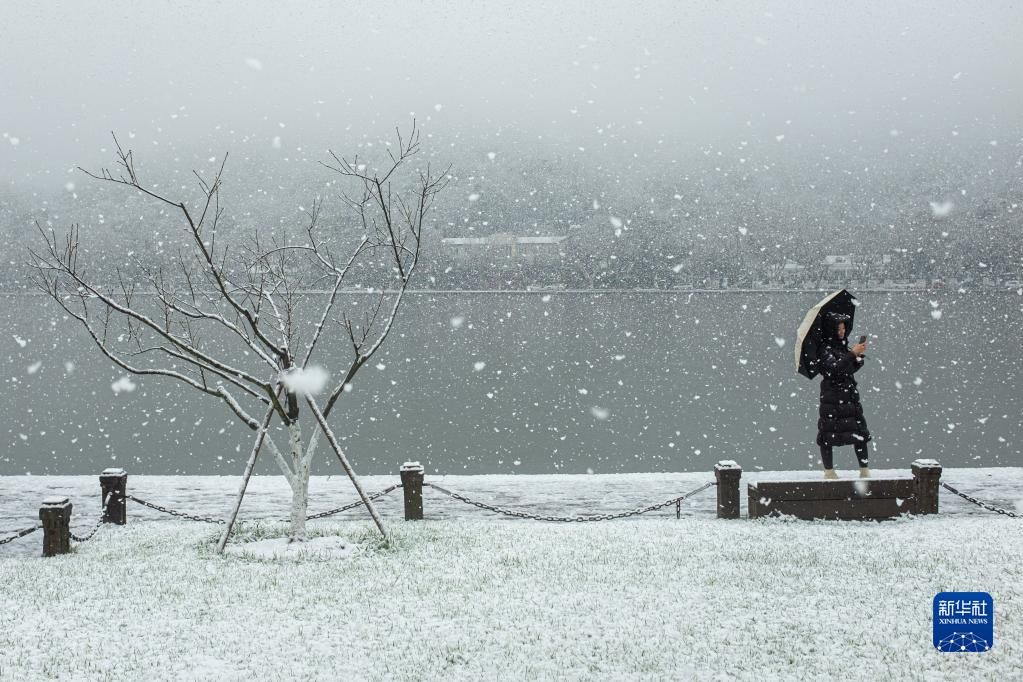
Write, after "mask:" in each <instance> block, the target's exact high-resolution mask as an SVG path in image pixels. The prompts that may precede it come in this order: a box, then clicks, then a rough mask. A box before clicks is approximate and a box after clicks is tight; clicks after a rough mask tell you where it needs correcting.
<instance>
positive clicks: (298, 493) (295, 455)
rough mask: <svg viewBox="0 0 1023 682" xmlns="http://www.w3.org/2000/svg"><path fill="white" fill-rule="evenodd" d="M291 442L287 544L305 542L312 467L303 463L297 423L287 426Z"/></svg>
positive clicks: (302, 448)
mask: <svg viewBox="0 0 1023 682" xmlns="http://www.w3.org/2000/svg"><path fill="white" fill-rule="evenodd" d="M288 432H289V436H290V438H289V440H290V442H291V462H292V476H291V478H290V479H289V480H290V482H291V530H290V532H289V533H288V542H305V540H306V532H305V521H306V518H305V517H306V513H307V510H308V508H309V472H310V471H311V469H312V466H311V465H310V463H309V462H307V461H305V448H304V447H303V446H302V430H301V428H300V427H299V424H298V422H297V421H295V422H293V423H292V424H291V425H289V426H288Z"/></svg>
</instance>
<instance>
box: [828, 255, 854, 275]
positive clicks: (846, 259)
mask: <svg viewBox="0 0 1023 682" xmlns="http://www.w3.org/2000/svg"><path fill="white" fill-rule="evenodd" d="M824 266H825V267H826V268H827V270H828V272H829V273H844V272H850V271H852V270H855V269H856V266H855V265H854V264H853V257H852V256H851V255H850V256H825V257H824Z"/></svg>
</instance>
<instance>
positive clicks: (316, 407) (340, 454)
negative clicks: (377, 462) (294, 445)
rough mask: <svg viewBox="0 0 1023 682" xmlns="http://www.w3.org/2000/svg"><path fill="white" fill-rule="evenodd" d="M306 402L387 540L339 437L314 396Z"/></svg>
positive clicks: (375, 509)
mask: <svg viewBox="0 0 1023 682" xmlns="http://www.w3.org/2000/svg"><path fill="white" fill-rule="evenodd" d="M305 401H306V404H308V405H309V409H310V410H311V411H312V413H313V416H314V417H316V423H317V424H319V425H320V430H321V431H323V435H324V436H326V438H327V442H328V443H329V444H330V448H331V449H332V450H333V451H334V454H335V455H337V458H338V460H339V461H340V462H341V467H342V468H343V469H344V470H345V473H346V474H348V478H350V479H352V485H354V486H355V490H356V492H358V493H359V498H360V499H361V500H362V502H363V504H365V505H366V509H367V510H368V511H369V515H370V516H372V517H373V523H375V524H376V525H377V529H378V530H379V531H380V534H381V535H382V536H384V540H387V530H386V529H385V528H384V522H383V521H382V520H381V519H380V515H379V514H377V508H376V507H374V506H373V501H372V500H370V499H369V498H368V497H366V493H365V492H364V491H363V490H362V484H361V483H359V477H358V476H356V475H355V469H353V468H352V465H351V464H350V463H349V462H348V458H347V457H345V453H344V451H343V450H342V449H341V446H340V445H338V442H337V438H335V437H334V432H333V431H331V430H330V426H328V425H327V419H326V417H324V416H323V413H322V412H320V407H319V405H317V404H316V401H315V400H313V398H312V396H310V395H308V394H307V395H306V396H305Z"/></svg>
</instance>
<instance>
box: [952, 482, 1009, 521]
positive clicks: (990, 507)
mask: <svg viewBox="0 0 1023 682" xmlns="http://www.w3.org/2000/svg"><path fill="white" fill-rule="evenodd" d="M941 487H943V488H945V489H946V490H948V491H949V492H952V493H955V494H956V495H958V496H959V497H961V498H963V499H964V500H967V501H968V502H973V503H974V504H975V505H977V506H978V507H983V508H984V509H987V510H988V511H993V512H995V513H996V514H1003V515H1005V516H1008V517H1011V518H1014V519H1018V518H1020V515H1019V514H1015V513H1013V512H1011V511H1008V510H1007V509H1000V508H998V507H995V506H993V505H990V504H988V503H986V502H981V501H980V500H978V499H977V498H976V497H970V496H969V495H967V494H966V493H961V492H959V491H958V490H956V489H955V488H953V487H952V486H950V485H949V484H948V483H945V482H944V481H941Z"/></svg>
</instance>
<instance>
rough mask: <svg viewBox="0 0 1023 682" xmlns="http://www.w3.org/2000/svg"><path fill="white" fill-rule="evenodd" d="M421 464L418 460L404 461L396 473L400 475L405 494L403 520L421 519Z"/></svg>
mask: <svg viewBox="0 0 1023 682" xmlns="http://www.w3.org/2000/svg"><path fill="white" fill-rule="evenodd" d="M423 471H424V470H423V465H422V464H420V463H419V462H405V463H404V464H402V465H401V469H399V470H398V473H399V474H400V475H401V489H402V492H403V493H404V494H405V520H406V521H422V520H423Z"/></svg>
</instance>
